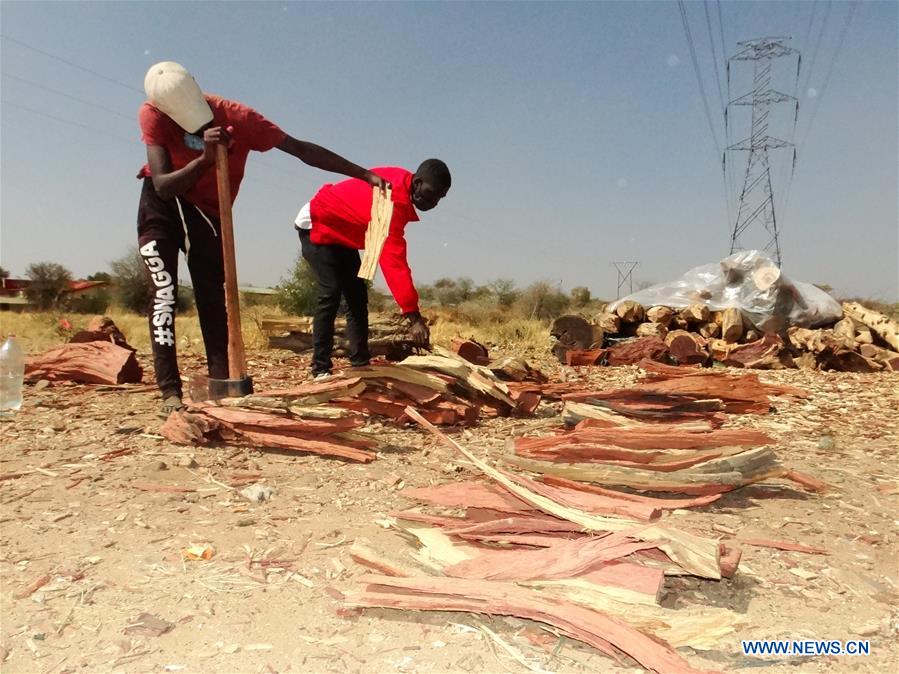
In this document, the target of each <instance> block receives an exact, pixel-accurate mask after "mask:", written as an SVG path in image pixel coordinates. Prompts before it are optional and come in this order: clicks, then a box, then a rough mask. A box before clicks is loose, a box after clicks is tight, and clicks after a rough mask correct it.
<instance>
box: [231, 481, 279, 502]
mask: <svg viewBox="0 0 899 674" xmlns="http://www.w3.org/2000/svg"><path fill="white" fill-rule="evenodd" d="M238 493H239V494H240V495H241V496H243V497H244V498H245V499H247V500H248V501H252V502H253V503H264V502H265V501H269V500H271V498H272V495H273V494H274V493H275V492H274V490H273V489H272V488H271V487H269V486H268V485H264V484H251V485H250V486H249V487H246V488H245V489H241V490H240V491H239V492H238Z"/></svg>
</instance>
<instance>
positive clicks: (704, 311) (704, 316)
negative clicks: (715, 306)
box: [680, 302, 711, 325]
mask: <svg viewBox="0 0 899 674" xmlns="http://www.w3.org/2000/svg"><path fill="white" fill-rule="evenodd" d="M710 315H711V314H710V312H709V307H708V305H705V304H702V303H700V302H697V303H695V304H691V305H690V306H688V307H686V308H685V309H681V312H680V316H681V318H683V319H684V320H685V321H687V323H688V324H690V325H692V324H695V323H708V321H709V316H710Z"/></svg>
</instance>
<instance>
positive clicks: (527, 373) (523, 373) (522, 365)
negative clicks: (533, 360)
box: [490, 356, 547, 384]
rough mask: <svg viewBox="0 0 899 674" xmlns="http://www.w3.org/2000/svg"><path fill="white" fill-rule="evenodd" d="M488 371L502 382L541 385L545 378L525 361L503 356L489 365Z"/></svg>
mask: <svg viewBox="0 0 899 674" xmlns="http://www.w3.org/2000/svg"><path fill="white" fill-rule="evenodd" d="M490 371H491V372H493V374H495V375H496V376H497V377H499V378H500V379H502V380H504V381H517V382H521V381H525V380H529V381H533V382H536V383H538V384H539V383H543V382H545V381H547V379H546V376H545V375H544V374H543V373H542V372H540V370H537V369H535V368H533V367H531V366H530V365H529V364H528V363H527V361H526V360H524V359H523V358H518V357H516V356H504V357H503V358H500V359H499V360H496V361H494V362H493V363H491V364H490Z"/></svg>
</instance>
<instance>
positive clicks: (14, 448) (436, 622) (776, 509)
mask: <svg viewBox="0 0 899 674" xmlns="http://www.w3.org/2000/svg"><path fill="white" fill-rule="evenodd" d="M141 360H142V362H143V363H147V362H148V361H147V358H146V356H145V355H144V356H143V357H142V359H141ZM537 364H538V365H540V366H542V367H544V369H545V371H547V372H548V373H550V374H552V376H553V377H554V378H555V379H558V378H562V377H565V378H589V379H590V380H592V381H593V382H594V383H596V385H597V386H599V387H602V386H609V387H611V386H618V385H622V384H627V383H628V382H632V381H634V380H635V379H636V378H637V375H638V372H637V370H636V369H634V368H617V369H601V368H591V369H582V370H580V371H578V372H575V371H574V370H571V369H566V370H563V369H561V368H559V367H558V366H557V365H553V364H552V363H549V362H548V361H545V360H544V361H542V362H539V361H538V362H537ZM183 365H184V366H185V367H184V369H185V371H186V372H190V371H197V370H198V368H199V365H200V363H199V361H198V360H196V359H193V360H191V359H187V362H184V363H183ZM251 370H252V371H253V372H254V373H256V375H257V379H258V380H259V381H258V386H259V387H260V388H263V387H266V386H273V385H275V384H277V383H278V382H279V381H280V382H281V383H283V382H284V381H285V380H294V381H296V380H298V379H300V378H303V377H305V376H306V375H305V372H306V370H305V366H304V362H303V361H302V359H300V358H298V357H295V356H293V355H283V354H281V355H279V354H278V353H277V352H260V353H256V354H253V359H252V363H251ZM763 377H764V378H766V379H769V380H772V381H778V382H785V383H789V384H794V385H797V386H801V387H805V388H806V389H807V390H809V391H810V393H811V397H810V398H809V399H808V400H804V401H800V400H778V401H777V403H776V407H777V410H776V413H774V414H770V415H767V416H764V417H756V416H748V417H742V418H741V417H734V418H733V421H731V422H730V425H739V426H752V427H758V428H761V429H765V430H767V431H769V432H771V433H772V434H773V435H774V436H775V437H776V438H777V440H778V442H777V450H778V453H779V455H780V458H781V461H782V462H783V463H784V464H786V465H789V466H790V467H793V468H796V469H798V470H802V471H805V472H808V473H811V474H813V475H815V476H817V477H818V478H820V479H822V480H824V481H826V482H827V483H828V484H829V485H830V490H829V491H828V492H827V493H825V494H823V495H810V494H807V493H804V492H799V491H795V490H794V489H792V488H790V487H788V486H787V485H785V484H775V483H770V484H765V485H757V486H753V487H748V488H744V489H742V490H739V491H737V492H735V493H733V494H730V495H726V496H725V497H724V498H723V499H721V500H720V501H719V502H717V503H715V504H713V505H711V506H709V507H707V508H705V509H702V510H700V511H698V512H692V511H691V512H690V513H680V512H675V513H672V514H671V515H669V517H670V518H671V521H672V523H673V524H675V525H677V526H680V527H683V528H686V529H689V530H691V531H695V532H698V533H701V534H704V535H707V536H712V537H716V538H721V539H722V540H731V541H732V540H736V541H739V540H741V539H747V538H770V539H780V540H790V541H795V542H800V543H805V544H809V545H813V546H820V547H823V548H826V549H827V550H828V551H829V553H830V554H828V555H826V556H824V555H808V554H802V553H796V552H783V551H778V550H772V549H766V548H760V547H752V546H748V545H747V546H744V554H743V562H742V564H741V568H740V572H739V573H738V574H737V576H736V577H735V578H734V579H733V580H730V581H727V580H725V581H721V582H712V581H701V580H698V579H692V578H691V579H685V578H670V579H668V580H666V587H665V596H664V599H663V604H664V605H665V606H669V607H674V608H677V607H682V606H687V605H693V604H699V605H714V606H726V607H730V608H731V609H733V610H735V611H737V612H739V613H740V614H742V615H743V616H744V618H745V625H744V626H743V627H742V628H741V630H740V631H739V633H738V634H736V635H734V636H732V637H729V638H727V639H725V640H724V641H723V642H721V643H720V644H719V645H718V647H717V648H716V649H715V650H713V651H709V652H705V653H699V652H694V651H692V650H689V649H684V650H683V651H682V653H683V655H684V656H685V657H686V658H687V659H688V660H689V661H690V662H691V663H692V664H694V665H695V666H697V667H706V668H709V669H720V670H724V671H739V670H744V669H745V670H757V669H763V670H765V671H771V672H798V671H802V672H825V671H828V672H831V671H836V672H842V671H859V672H885V671H896V666H897V665H899V640H897V631H899V611H897V597H899V569H897V559H899V556H897V551H899V545H897V508H896V507H897V499H899V496H897V487H899V462H897V447H899V429H897V420H896V419H897V414H896V410H897V409H899V375H895V374H892V375H884V374H879V375H855V374H842V373H808V372H801V371H788V372H779V373H763ZM157 408H158V399H157V398H156V396H155V394H154V393H153V392H152V391H146V390H145V391H142V392H140V391H138V392H135V391H127V392H126V391H121V390H105V391H104V390H98V389H96V388H92V387H86V386H74V385H54V386H51V387H48V388H44V389H42V390H36V389H35V388H34V387H28V388H27V390H26V405H25V407H24V408H23V409H22V410H21V412H20V413H18V414H17V415H16V416H15V418H14V419H13V420H12V421H7V422H5V423H0V444H2V453H0V461H2V463H0V474H2V475H0V477H2V478H3V479H2V481H0V524H2V530H0V545H2V551H0V579H2V603H0V610H2V633H0V646H2V649H0V656H2V665H0V667H2V671H3V672H41V673H50V672H56V673H60V672H76V671H79V672H82V671H83V672H107V671H109V672H163V671H168V672H346V671H349V672H393V671H399V672H462V671H465V672H468V671H484V672H518V671H527V669H526V668H525V666H524V665H522V664H521V663H519V662H518V661H516V660H515V659H513V658H512V657H511V656H509V655H508V654H507V653H506V651H505V650H503V648H502V646H501V645H499V644H497V643H496V642H494V641H493V640H492V639H490V638H489V637H488V636H487V635H486V632H485V631H484V630H482V629H481V628H480V626H482V625H486V626H488V627H489V628H490V629H491V630H493V631H494V632H495V633H496V634H498V635H499V637H500V638H501V639H502V641H504V642H505V643H506V644H508V645H511V646H512V647H513V648H514V649H518V651H520V653H521V654H522V655H523V656H524V659H525V660H526V661H527V662H528V663H529V664H530V666H531V667H532V668H537V667H540V668H543V669H544V670H546V671H554V672H587V671H591V672H593V671H625V670H633V669H634V667H635V665H634V663H631V665H630V667H628V666H621V665H618V664H616V663H615V662H613V661H612V660H610V659H608V658H606V657H604V656H603V655H601V654H599V653H597V652H595V651H593V650H591V649H589V648H587V647H584V646H581V645H579V644H577V643H575V642H572V641H570V640H567V639H561V640H560V639H557V638H556V637H552V638H546V633H545V632H542V630H541V629H540V628H539V626H537V625H536V624H535V623H530V622H527V621H521V620H516V619H505V618H485V617H479V616H472V615H471V614H449V613H431V614H418V613H413V612H399V611H388V610H367V611H364V612H358V613H357V612H352V611H347V610H346V609H344V608H343V607H342V606H341V602H340V599H339V598H340V596H341V595H340V592H342V591H346V590H349V589H351V588H354V587H355V586H356V583H355V580H354V579H355V578H356V577H358V576H359V575H361V574H362V573H363V572H364V571H363V569H361V568H360V567H358V566H356V565H355V564H354V563H353V562H352V560H351V559H350V558H349V555H348V548H349V545H350V544H351V543H352V542H353V540H354V539H356V538H357V537H366V538H370V539H371V538H379V539H380V540H389V541H392V542H395V545H396V546H397V547H398V548H406V547H407V543H406V542H405V541H404V540H403V539H401V538H400V537H399V536H397V535H396V534H395V533H393V532H392V531H388V530H385V529H384V528H382V527H381V526H380V525H379V524H378V521H379V520H382V519H383V518H385V517H386V516H387V515H388V513H389V512H390V511H391V510H393V509H398V508H403V507H408V506H409V505H410V502H409V501H408V500H407V499H405V498H404V497H402V496H400V495H399V494H398V491H399V490H400V489H402V488H403V487H404V486H423V485H428V484H436V483H441V482H445V481H448V480H452V479H462V478H468V477H471V476H472V473H471V472H470V468H469V467H467V466H466V465H465V462H464V460H460V458H459V457H458V456H455V455H453V454H452V452H451V451H450V450H448V449H445V448H444V447H442V446H438V445H436V444H435V443H434V442H433V441H432V439H431V438H429V437H426V436H425V435H424V434H423V433H421V432H419V431H417V430H413V429H411V428H408V429H397V428H392V427H388V426H382V425H380V424H371V425H370V426H369V427H368V429H367V430H368V431H370V432H373V433H377V434H378V435H379V437H381V438H382V439H384V440H386V441H387V442H388V444H389V446H388V447H387V448H385V450H384V451H383V453H382V455H381V456H380V457H379V458H378V460H377V461H375V462H374V463H371V464H369V465H364V466H363V465H357V464H350V463H343V462H340V461H334V460H328V459H323V458H318V457H314V456H301V455H295V454H287V453H271V452H266V453H261V452H258V451H255V450H250V451H247V450H243V449H239V448H221V447H217V448H187V447H179V446H175V445H172V444H170V443H168V442H166V441H165V440H163V439H162V438H160V437H159V436H158V435H157V433H158V429H159V426H160V424H161V421H160V420H159V419H157V418H156V416H155V414H156V410H157ZM545 423H546V421H545V419H534V420H509V419H498V420H492V421H488V422H485V423H483V424H482V425H481V426H479V427H477V428H475V429H472V430H469V431H464V432H462V433H459V434H457V437H458V438H459V439H460V440H461V441H463V442H464V443H465V444H467V445H468V446H470V447H472V448H474V449H475V451H476V452H478V453H481V454H486V455H488V456H490V455H498V454H499V452H500V451H501V447H502V442H503V440H504V439H505V438H506V437H508V436H509V435H510V434H512V433H522V432H525V431H527V430H528V429H529V428H536V427H537V426H539V425H540V424H545ZM117 450H125V452H124V453H120V454H118V455H113V456H112V457H104V456H103V455H104V454H106V453H109V452H116V451H117ZM15 473H24V475H21V476H19V477H9V476H10V475H12V474H15ZM248 474H260V482H262V483H263V484H265V485H269V486H271V487H272V488H273V489H274V492H275V493H274V496H273V498H272V499H271V500H270V501H267V502H265V503H258V504H254V503H250V502H248V501H247V500H246V499H244V498H242V497H241V496H240V495H239V494H238V491H239V489H240V488H242V487H238V488H237V489H234V488H232V487H231V486H229V483H231V482H233V481H234V480H235V478H240V477H245V476H246V475H248ZM146 483H149V484H153V485H168V486H171V487H183V488H190V489H193V490H195V491H190V492H185V493H177V492H175V493H166V492H147V491H141V490H140V489H138V488H136V486H135V485H139V484H146ZM190 545H198V546H203V545H210V546H212V547H213V548H214V550H215V554H214V556H213V557H212V558H211V559H210V560H208V561H194V562H186V561H183V560H182V554H181V551H182V549H184V548H186V547H188V546H190ZM249 560H253V563H248V562H249ZM47 574H49V576H50V580H49V582H47V584H46V585H44V586H43V587H41V588H40V589H38V590H37V591H35V592H33V593H32V594H30V595H28V596H21V595H22V594H25V593H26V592H27V589H28V588H29V585H31V584H32V583H34V582H35V581H37V580H38V579H40V578H41V577H43V576H45V575H47ZM17 595H18V597H17ZM143 613H148V614H152V615H153V616H156V617H157V618H159V619H162V620H164V621H167V622H168V623H171V624H172V625H173V627H172V628H171V629H170V630H169V631H168V632H167V633H164V634H162V635H159V636H156V635H153V634H148V633H141V626H140V624H139V623H141V620H140V619H139V617H140V616H141V614H143ZM541 634H542V635H543V638H541ZM766 638H781V639H813V638H815V639H837V640H843V641H845V640H849V639H867V640H869V641H870V651H871V652H870V655H868V656H866V657H864V656H856V657H850V656H823V657H789V658H783V657H781V658H773V657H772V658H769V659H768V660H762V659H759V658H755V657H748V656H744V655H743V654H742V652H741V649H740V639H766Z"/></svg>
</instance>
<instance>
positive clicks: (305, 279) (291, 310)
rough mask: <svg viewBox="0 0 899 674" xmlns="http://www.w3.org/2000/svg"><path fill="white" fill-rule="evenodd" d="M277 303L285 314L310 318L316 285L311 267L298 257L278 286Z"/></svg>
mask: <svg viewBox="0 0 899 674" xmlns="http://www.w3.org/2000/svg"><path fill="white" fill-rule="evenodd" d="M277 290H278V294H277V295H276V297H277V302H278V306H279V307H281V309H283V310H284V311H285V312H286V313H288V314H293V315H296V316H311V315H312V314H313V313H314V312H315V304H316V302H317V300H318V284H317V283H316V281H315V274H314V273H313V272H312V267H310V266H309V263H308V262H306V260H304V259H303V256H302V255H300V256H298V257H297V261H296V262H295V263H294V265H293V268H292V269H291V270H290V271H289V272H288V275H287V277H286V278H283V279H281V283H280V284H279V285H278V288H277Z"/></svg>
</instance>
